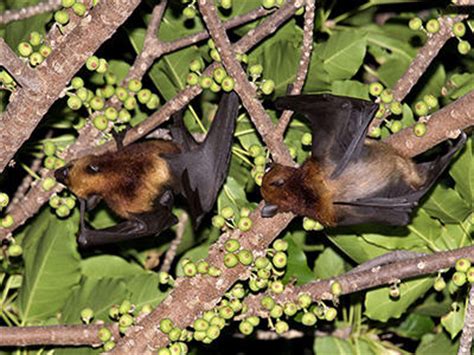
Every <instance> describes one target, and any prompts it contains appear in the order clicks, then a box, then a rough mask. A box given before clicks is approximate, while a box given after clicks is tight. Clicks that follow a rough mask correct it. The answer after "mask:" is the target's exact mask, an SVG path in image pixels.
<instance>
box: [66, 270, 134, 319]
mask: <svg viewBox="0 0 474 355" xmlns="http://www.w3.org/2000/svg"><path fill="white" fill-rule="evenodd" d="M129 297H130V292H129V291H128V290H127V287H126V286H125V283H124V282H123V281H122V280H121V279H118V278H100V279H99V278H89V277H83V278H82V280H81V283H80V284H79V285H78V286H76V287H74V288H73V289H72V293H70V295H69V297H68V301H67V302H66V304H65V305H64V309H63V313H62V321H63V322H65V323H69V324H70V323H81V316H80V314H81V311H82V310H83V309H84V308H91V309H92V310H93V311H94V319H96V320H97V319H101V320H104V321H106V320H109V316H108V314H109V309H110V307H111V306H112V305H114V304H119V303H121V302H122V301H123V300H125V299H129Z"/></svg>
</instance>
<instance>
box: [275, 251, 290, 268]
mask: <svg viewBox="0 0 474 355" xmlns="http://www.w3.org/2000/svg"><path fill="white" fill-rule="evenodd" d="M287 261H288V259H287V256H286V254H285V253H283V252H281V251H279V252H276V253H275V255H274V256H273V258H272V263H273V265H275V267H277V268H279V269H281V268H284V267H285V266H286V264H287Z"/></svg>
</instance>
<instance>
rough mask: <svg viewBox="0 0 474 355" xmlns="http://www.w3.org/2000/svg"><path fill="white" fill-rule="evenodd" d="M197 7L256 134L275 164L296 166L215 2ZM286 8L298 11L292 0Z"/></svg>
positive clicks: (200, 4) (203, 0) (201, 2)
mask: <svg viewBox="0 0 474 355" xmlns="http://www.w3.org/2000/svg"><path fill="white" fill-rule="evenodd" d="M198 4H199V10H200V11H201V14H202V17H203V20H204V22H205V24H206V26H207V28H208V29H209V33H210V34H211V37H212V39H213V40H214V42H215V44H216V48H217V49H218V51H219V54H220V56H221V58H222V63H223V64H224V67H225V69H226V70H227V72H228V73H229V74H230V76H232V77H233V78H234V80H235V83H236V84H235V89H234V90H235V91H236V92H237V93H238V94H239V96H240V98H241V99H242V103H243V105H244V106H245V108H246V109H247V111H248V112H249V114H250V118H251V119H252V122H253V123H254V125H255V127H256V128H257V131H258V132H259V133H260V135H261V136H262V138H263V141H264V142H265V144H266V145H267V146H268V148H269V150H270V151H271V153H272V156H273V157H274V158H275V161H277V162H280V163H286V165H291V164H294V163H293V161H292V159H291V157H290V154H289V152H288V149H287V148H286V147H285V146H284V145H283V144H282V143H281V140H279V139H277V137H275V134H274V133H275V127H274V125H273V123H272V121H271V119H270V117H269V116H268V114H267V113H266V112H265V109H264V108H263V106H262V103H261V102H260V100H258V98H257V90H256V88H255V86H254V85H252V84H251V83H250V82H249V80H248V79H247V75H246V74H245V71H244V70H243V69H242V66H241V65H240V63H239V62H238V61H237V59H236V55H235V54H236V52H235V51H234V50H233V48H232V45H231V43H230V40H229V37H228V36H227V34H226V33H225V31H224V29H223V28H222V25H221V23H220V20H219V18H218V16H217V9H216V7H215V5H214V3H213V2H211V1H207V0H199V1H198ZM285 6H287V7H293V8H294V9H295V10H296V8H295V4H294V2H293V1H289V2H288V3H287V4H286V5H285ZM275 29H276V28H275Z"/></svg>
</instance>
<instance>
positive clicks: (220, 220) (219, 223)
mask: <svg viewBox="0 0 474 355" xmlns="http://www.w3.org/2000/svg"><path fill="white" fill-rule="evenodd" d="M212 225H213V226H214V227H216V228H219V229H221V228H222V227H224V225H225V218H224V217H222V216H221V215H217V216H214V217H212Z"/></svg>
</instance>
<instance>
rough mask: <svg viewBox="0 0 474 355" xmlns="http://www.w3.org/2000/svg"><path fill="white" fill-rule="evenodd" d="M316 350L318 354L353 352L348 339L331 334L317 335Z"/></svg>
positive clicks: (344, 354) (330, 354)
mask: <svg viewBox="0 0 474 355" xmlns="http://www.w3.org/2000/svg"><path fill="white" fill-rule="evenodd" d="M314 352H315V354H318V355H338V354H340V355H348V354H352V353H353V352H352V349H351V344H350V343H349V342H348V341H347V340H344V339H341V338H336V337H331V336H317V337H316V340H315V342H314Z"/></svg>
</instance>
